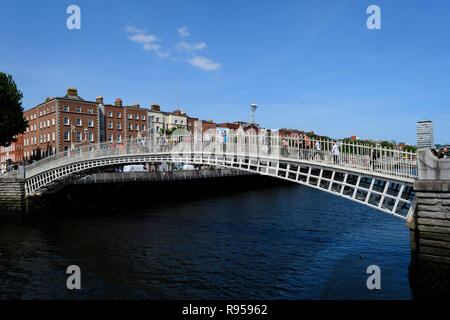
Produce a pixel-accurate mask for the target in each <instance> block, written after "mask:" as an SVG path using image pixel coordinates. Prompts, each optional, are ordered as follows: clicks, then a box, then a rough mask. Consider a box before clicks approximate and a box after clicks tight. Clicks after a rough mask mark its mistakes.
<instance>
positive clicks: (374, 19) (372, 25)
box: [366, 4, 381, 30]
mask: <svg viewBox="0 0 450 320" xmlns="http://www.w3.org/2000/svg"><path fill="white" fill-rule="evenodd" d="M366 13H368V14H370V16H369V17H368V18H367V21H366V25H367V29H369V30H374V29H377V30H380V29H381V9H380V7H379V6H377V5H375V4H372V5H370V6H368V7H367V10H366Z"/></svg>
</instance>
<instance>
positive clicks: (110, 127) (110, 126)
mask: <svg viewBox="0 0 450 320" xmlns="http://www.w3.org/2000/svg"><path fill="white" fill-rule="evenodd" d="M112 128H113V123H112V122H111V121H110V122H108V129H112Z"/></svg>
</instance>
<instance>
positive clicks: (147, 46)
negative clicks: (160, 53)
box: [144, 43, 161, 51]
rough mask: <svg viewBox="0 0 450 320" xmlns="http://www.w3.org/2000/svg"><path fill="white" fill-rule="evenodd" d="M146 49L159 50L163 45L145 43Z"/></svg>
mask: <svg viewBox="0 0 450 320" xmlns="http://www.w3.org/2000/svg"><path fill="white" fill-rule="evenodd" d="M144 49H145V50H147V51H157V50H159V49H161V46H160V45H158V44H150V43H146V44H144Z"/></svg>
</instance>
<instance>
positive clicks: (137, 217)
mask: <svg viewBox="0 0 450 320" xmlns="http://www.w3.org/2000/svg"><path fill="white" fill-rule="evenodd" d="M46 201H47V202H46V203H33V204H30V206H31V208H37V207H38V206H41V207H43V206H45V205H46V206H47V210H48V206H49V205H50V206H51V207H50V209H51V212H47V213H46V214H45V215H42V214H40V215H39V214H37V213H36V212H34V215H33V216H34V217H37V218H35V219H30V221H26V222H23V223H20V224H18V223H6V222H2V223H1V225H0V253H1V255H0V298H2V299H11V298H23V299H36V298H40V299H55V298H60V299H61V298H62V299H105V298H108V299H200V298H202V299H224V298H226V299H230V298H231V299H232V298H239V299H360V298H362V299H379V298H381V299H409V298H412V294H411V290H410V286H409V282H408V264H409V261H410V248H409V231H408V228H406V227H405V226H404V221H403V220H400V219H398V218H395V217H392V216H390V215H387V214H385V213H381V212H378V211H376V210H373V209H370V208H368V207H364V206H362V205H360V204H358V203H354V202H352V201H349V200H345V199H341V198H338V197H336V196H333V195H330V194H328V193H325V192H322V191H318V190H313V189H310V188H307V187H303V186H300V185H295V184H290V183H286V182H283V181H281V180H273V179H271V178H266V177H252V178H251V179H250V178H249V177H243V178H236V177H233V178H226V179H221V180H208V181H194V182H186V183H180V182H174V183H166V184H164V185H161V184H134V185H133V184H126V185H115V186H112V185H109V186H90V187H86V186H82V187H77V188H71V189H65V190H62V191H61V193H60V194H57V195H54V196H52V197H51V198H49V199H47V200H46ZM73 264H75V265H78V266H80V268H81V272H82V290H80V291H70V290H67V289H66V279H67V276H68V275H67V274H66V273H65V271H66V268H67V266H69V265H73ZM372 264H376V265H378V266H380V268H381V287H382V288H381V290H368V289H367V287H366V280H367V278H368V276H369V275H368V274H367V273H366V269H367V267H368V266H369V265H372Z"/></svg>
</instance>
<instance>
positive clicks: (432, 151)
mask: <svg viewBox="0 0 450 320" xmlns="http://www.w3.org/2000/svg"><path fill="white" fill-rule="evenodd" d="M431 153H432V154H433V155H434V156H435V157H436V158H439V154H438V152H437V151H436V149H434V148H431Z"/></svg>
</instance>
